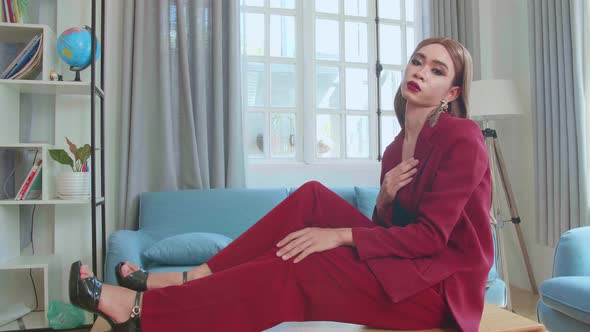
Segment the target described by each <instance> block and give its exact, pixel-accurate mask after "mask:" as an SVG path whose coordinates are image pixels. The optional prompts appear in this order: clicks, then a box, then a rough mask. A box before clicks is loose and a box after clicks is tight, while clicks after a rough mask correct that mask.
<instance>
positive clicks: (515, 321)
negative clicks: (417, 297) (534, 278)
mask: <svg viewBox="0 0 590 332" xmlns="http://www.w3.org/2000/svg"><path fill="white" fill-rule="evenodd" d="M195 323H196V322H195ZM196 324H197V323H196ZM106 331H110V329H109V327H108V324H107V323H106V322H105V321H104V320H103V319H102V318H99V319H98V320H97V321H96V323H95V324H94V327H93V328H92V330H91V332H106ZM387 331H389V332H409V331H402V330H379V329H373V328H368V327H364V326H360V325H353V324H344V323H334V322H297V323H294V322H289V323H283V324H281V325H278V326H275V327H273V328H272V329H270V330H267V332H387ZM454 331H455V330H454V329H431V330H421V331H413V332H454ZM479 331H480V332H545V327H544V326H543V325H542V324H539V323H537V322H535V321H533V320H530V319H528V318H526V317H523V316H520V315H517V314H515V313H512V312H510V311H507V310H504V309H502V308H499V307H497V306H496V305H493V304H486V305H485V307H484V314H483V319H482V320H481V323H480V325H479Z"/></svg>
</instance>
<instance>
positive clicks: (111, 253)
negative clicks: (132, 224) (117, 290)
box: [104, 230, 154, 285]
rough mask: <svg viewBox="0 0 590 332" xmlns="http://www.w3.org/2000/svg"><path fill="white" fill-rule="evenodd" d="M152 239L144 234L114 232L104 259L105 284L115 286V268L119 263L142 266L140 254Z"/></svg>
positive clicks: (138, 232)
mask: <svg viewBox="0 0 590 332" xmlns="http://www.w3.org/2000/svg"><path fill="white" fill-rule="evenodd" d="M153 242H154V239H153V238H152V237H151V236H150V235H148V234H147V233H146V232H142V231H129V230H121V231H116V232H114V233H112V234H111V236H110V237H109V243H108V246H107V248H108V250H107V257H106V259H105V266H104V268H105V270H104V276H105V282H106V283H107V284H111V285H117V284H118V283H117V278H116V277H115V266H116V265H117V264H119V262H122V261H127V262H131V263H133V264H136V265H139V266H143V265H144V264H143V262H142V260H141V253H142V252H143V251H144V250H145V249H147V248H149V247H150V246H151V245H152V243H153Z"/></svg>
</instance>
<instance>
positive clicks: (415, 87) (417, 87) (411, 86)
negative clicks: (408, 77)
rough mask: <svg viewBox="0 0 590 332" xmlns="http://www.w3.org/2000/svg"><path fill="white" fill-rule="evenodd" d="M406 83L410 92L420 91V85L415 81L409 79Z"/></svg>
mask: <svg viewBox="0 0 590 332" xmlns="http://www.w3.org/2000/svg"><path fill="white" fill-rule="evenodd" d="M406 85H407V86H408V90H410V91H412V92H420V91H422V89H421V88H420V85H418V83H416V82H414V81H409V82H408V83H407V84H406Z"/></svg>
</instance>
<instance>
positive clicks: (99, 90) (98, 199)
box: [90, 0, 106, 279]
mask: <svg viewBox="0 0 590 332" xmlns="http://www.w3.org/2000/svg"><path fill="white" fill-rule="evenodd" d="M96 2H97V1H96V0H92V23H91V31H92V37H93V38H94V37H95V31H96V30H97V29H96V27H97V26H96V24H97V22H96V15H97V13H96ZM100 23H101V24H100V44H101V45H102V47H101V54H100V87H98V86H97V77H96V59H95V58H94V55H95V53H96V43H95V42H92V43H91V44H92V46H91V51H90V54H91V59H92V60H91V62H90V69H91V70H90V89H91V91H90V104H91V105H90V146H91V147H92V149H91V153H90V158H91V159H90V160H92V161H93V162H94V165H93V167H91V168H90V172H91V175H90V178H91V180H90V188H91V214H92V270H93V271H94V273H95V274H97V275H98V271H99V270H98V248H97V244H98V243H97V233H98V231H99V230H100V233H101V257H100V263H101V266H104V258H105V253H106V214H105V212H106V211H105V201H106V197H105V148H104V147H105V142H104V131H105V119H104V118H105V114H104V113H105V112H104V54H105V48H106V45H105V43H104V40H105V36H104V29H105V1H104V0H100ZM97 96H98V100H99V102H100V107H99V108H98V117H99V119H98V121H99V123H100V131H98V133H99V139H100V146H97V142H96V135H97V131H96V121H97V120H96V115H97V108H96V97H97ZM97 149H98V150H99V151H100V191H99V193H98V194H97V190H96V189H97V179H96V177H97V166H98V163H96V150H97ZM98 207H100V212H101V224H100V228H99V227H98V223H97V219H98V218H97V215H96V213H97V208H98ZM100 275H101V276H102V278H103V279H104V271H102V273H101V274H100Z"/></svg>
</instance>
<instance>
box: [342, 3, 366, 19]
mask: <svg viewBox="0 0 590 332" xmlns="http://www.w3.org/2000/svg"><path fill="white" fill-rule="evenodd" d="M344 14H345V15H351V16H364V17H366V16H367V0H344Z"/></svg>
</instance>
